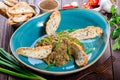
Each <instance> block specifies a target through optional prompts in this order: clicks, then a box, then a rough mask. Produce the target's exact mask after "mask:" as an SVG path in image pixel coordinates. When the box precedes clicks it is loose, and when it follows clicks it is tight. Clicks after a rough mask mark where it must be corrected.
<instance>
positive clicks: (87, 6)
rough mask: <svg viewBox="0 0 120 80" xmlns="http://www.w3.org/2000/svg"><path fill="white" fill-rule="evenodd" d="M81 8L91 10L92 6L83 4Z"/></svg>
mask: <svg viewBox="0 0 120 80" xmlns="http://www.w3.org/2000/svg"><path fill="white" fill-rule="evenodd" d="M82 8H86V9H92V6H91V5H90V4H89V3H84V4H83V5H82Z"/></svg>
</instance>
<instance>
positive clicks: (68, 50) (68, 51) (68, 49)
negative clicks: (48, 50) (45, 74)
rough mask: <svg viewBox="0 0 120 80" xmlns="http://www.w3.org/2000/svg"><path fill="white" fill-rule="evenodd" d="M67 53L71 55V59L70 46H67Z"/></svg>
mask: <svg viewBox="0 0 120 80" xmlns="http://www.w3.org/2000/svg"><path fill="white" fill-rule="evenodd" d="M67 53H68V55H69V58H71V50H70V46H69V45H67ZM71 59H72V58H71Z"/></svg>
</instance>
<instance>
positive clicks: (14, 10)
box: [8, 2, 35, 15]
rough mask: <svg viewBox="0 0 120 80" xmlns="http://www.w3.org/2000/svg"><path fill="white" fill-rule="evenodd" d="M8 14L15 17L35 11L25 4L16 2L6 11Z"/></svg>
mask: <svg viewBox="0 0 120 80" xmlns="http://www.w3.org/2000/svg"><path fill="white" fill-rule="evenodd" d="M8 13H9V14H11V15H16V14H28V13H35V11H34V9H33V8H32V7H30V6H29V5H28V4H27V3H26V2H18V3H17V4H16V5H14V6H13V7H11V8H9V9H8Z"/></svg>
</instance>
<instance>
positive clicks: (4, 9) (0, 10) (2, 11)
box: [0, 2, 8, 17]
mask: <svg viewBox="0 0 120 80" xmlns="http://www.w3.org/2000/svg"><path fill="white" fill-rule="evenodd" d="M7 9H8V6H6V5H5V4H4V3H3V2H0V14H1V15H3V16H4V17H8V16H7V14H6V12H7Z"/></svg>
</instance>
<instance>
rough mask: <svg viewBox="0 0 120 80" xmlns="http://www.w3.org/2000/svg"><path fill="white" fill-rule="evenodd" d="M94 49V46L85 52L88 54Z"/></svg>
mask: <svg viewBox="0 0 120 80" xmlns="http://www.w3.org/2000/svg"><path fill="white" fill-rule="evenodd" d="M92 50H93V49H92V48H90V49H87V50H86V51H85V53H86V54H88V53H90V52H91V51H92Z"/></svg>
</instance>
